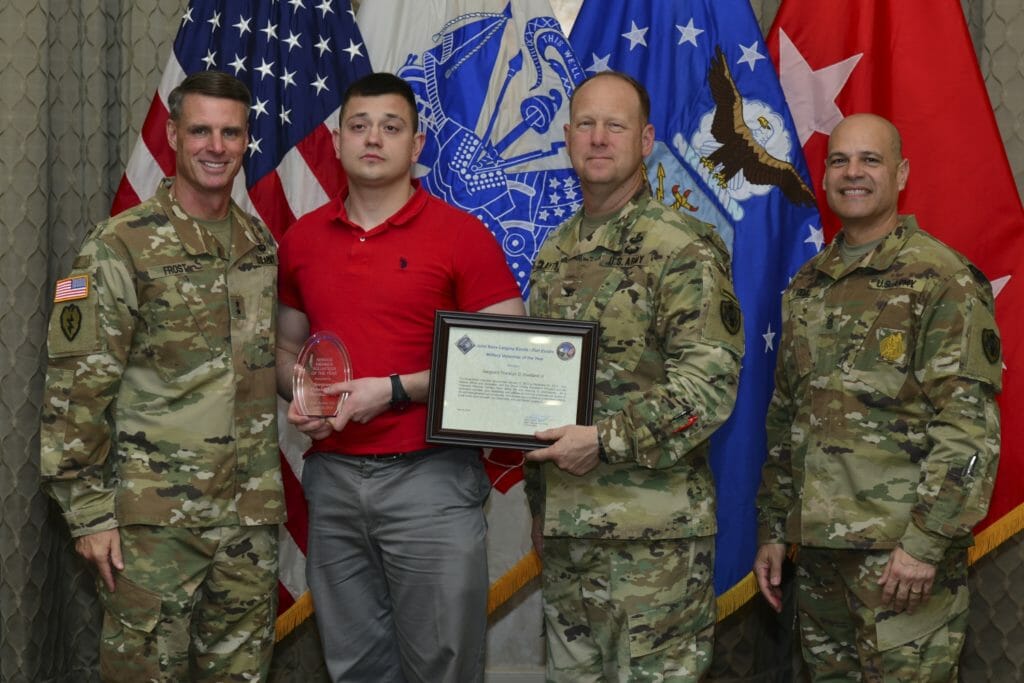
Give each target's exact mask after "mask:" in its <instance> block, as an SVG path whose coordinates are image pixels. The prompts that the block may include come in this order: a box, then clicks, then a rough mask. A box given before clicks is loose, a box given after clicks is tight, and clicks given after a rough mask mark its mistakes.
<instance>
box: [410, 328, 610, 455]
mask: <svg viewBox="0 0 1024 683" xmlns="http://www.w3.org/2000/svg"><path fill="white" fill-rule="evenodd" d="M474 333H483V334H485V335H491V336H494V334H499V335H501V336H502V338H503V339H506V338H507V339H509V340H511V342H512V343H518V344H521V345H522V348H524V349H535V350H536V354H535V357H536V359H537V360H538V361H540V360H541V359H542V358H543V362H545V363H548V364H549V367H552V368H554V367H557V365H554V364H557V363H558V362H559V361H558V360H555V357H552V355H551V354H552V353H555V354H556V357H557V358H558V359H561V360H571V358H572V355H570V354H565V353H563V350H564V349H569V350H572V351H573V353H574V354H577V355H578V356H579V358H578V366H577V364H576V363H569V364H568V365H571V366H572V367H574V368H575V367H578V372H575V371H573V372H571V373H566V375H567V376H566V377H562V378H561V381H559V380H558V379H557V378H556V380H555V382H554V383H553V384H552V383H548V384H545V385H544V388H545V389H546V390H553V391H556V392H559V391H561V392H563V393H564V396H565V397H566V398H567V399H572V400H574V401H575V412H574V414H572V415H569V414H568V413H569V412H572V406H567V407H566V408H564V410H565V411H567V412H565V414H564V415H562V417H563V418H564V419H561V420H559V421H558V422H557V424H543V425H540V426H538V427H537V429H543V428H549V427H560V426H562V425H564V424H570V423H571V424H578V425H589V424H590V423H591V420H592V418H593V410H594V379H595V372H596V369H597V342H598V333H599V327H598V324H597V323H596V322H593V321H584V320H557V319H552V318H535V317H529V316H518V315H498V314H493V313H467V312H464V311H437V312H436V313H435V315H434V350H433V359H432V360H433V362H432V363H431V366H430V368H431V370H430V384H429V388H428V392H427V434H426V441H427V442H428V443H435V444H450V445H458V446H476V447H481V448H487V447H497V448H519V449H523V450H534V449H536V448H543V447H545V446H548V445H550V443H549V442H544V441H540V440H538V439H536V438H535V437H534V436H533V432H534V431H536V429H528V428H526V427H524V426H523V425H514V424H507V423H503V422H502V421H501V419H500V418H494V419H491V418H485V420H484V421H485V422H487V423H488V424H487V428H484V429H478V428H473V429H469V428H464V427H460V426H455V425H453V424H451V423H452V422H453V420H450V419H447V416H446V410H448V411H449V412H455V411H456V410H462V409H465V410H467V411H468V410H469V407H468V406H469V404H472V403H473V401H472V399H471V398H470V399H464V400H465V403H466V404H467V405H466V406H463V407H462V408H453V407H452V406H448V407H447V408H446V404H445V396H446V392H449V390H450V389H451V388H452V384H453V382H460V381H461V380H460V379H455V380H453V379H452V378H453V377H461V376H462V375H461V374H460V370H462V369H463V366H464V365H465V364H466V363H467V362H468V361H467V358H468V357H469V356H471V355H472V354H473V352H474V351H475V350H476V349H475V348H474V347H473V345H472V341H471V340H472V337H473V334H474ZM543 338H548V339H556V340H558V342H559V343H558V345H557V347H556V348H557V350H556V351H554V352H553V351H552V350H551V349H550V348H547V347H548V346H549V345H548V344H545V345H544V347H543V348H542V346H541V345H540V344H539V343H538V342H537V341H536V340H540V339H543ZM453 339H454V341H453ZM467 339H468V340H470V341H469V342H468V343H466V341H465V340H467ZM563 339H564V340H566V341H567V342H568V344H566V343H565V342H564V341H562V340H563ZM467 346H468V347H469V350H467V349H466V347H467ZM528 353H529V351H528ZM489 355H490V356H495V355H496V354H489ZM497 355H501V354H497ZM566 355H568V358H565V356H566ZM533 357H534V356H531V358H533ZM477 359H478V360H479V355H478V356H477ZM486 362H487V363H491V362H493V363H494V364H493V366H491V365H489V366H488V367H494V368H496V370H495V371H494V372H496V373H502V372H504V371H505V369H506V364H505V362H504V361H503V360H502V359H500V358H489V359H487V361H486ZM509 364H511V361H509ZM555 374H556V375H557V374H559V373H555ZM570 375H571V376H570ZM548 376H549V375H545V377H546V378H547V377H548ZM509 386H511V385H509ZM517 386H518V385H517ZM459 390H460V391H461V385H460V389H459ZM460 400H461V399H460ZM503 400H505V401H509V402H510V404H511V405H513V406H515V405H518V404H519V402H518V401H516V400H515V399H514V398H513V399H508V398H506V399H503ZM523 403H524V404H535V403H534V402H532V401H524V402H523ZM483 412H487V411H483ZM510 412H511V413H512V414H513V415H515V414H518V412H517V411H516V410H512V411H510ZM542 419H543V418H542Z"/></svg>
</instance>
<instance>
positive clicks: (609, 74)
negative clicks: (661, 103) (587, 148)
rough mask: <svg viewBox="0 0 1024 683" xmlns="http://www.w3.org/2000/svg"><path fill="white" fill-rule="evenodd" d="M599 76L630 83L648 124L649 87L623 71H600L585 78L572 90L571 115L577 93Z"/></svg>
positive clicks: (649, 108)
mask: <svg viewBox="0 0 1024 683" xmlns="http://www.w3.org/2000/svg"><path fill="white" fill-rule="evenodd" d="M598 78H617V79H619V80H620V81H622V82H624V83H628V84H629V85H630V86H631V87H632V88H633V90H635V91H636V96H637V98H638V99H639V100H640V115H641V116H642V117H643V123H644V124H645V125H646V124H647V123H648V122H649V121H650V120H651V96H650V95H648V94H647V88H645V87H644V85H643V83H641V82H640V81H638V80H636V79H635V78H633V77H632V76H630V75H629V74H624V73H622V72H621V71H599V72H597V73H596V74H594V75H593V76H588V77H587V78H585V79H583V82H582V83H580V84H579V85H577V86H576V89H575V90H573V91H572V96H571V97H570V98H569V113H570V115H571V114H572V104H573V102H574V101H575V100H576V93H578V92H579V91H580V88H582V87H583V86H584V85H586V84H587V83H589V82H590V81H593V80H597V79H598Z"/></svg>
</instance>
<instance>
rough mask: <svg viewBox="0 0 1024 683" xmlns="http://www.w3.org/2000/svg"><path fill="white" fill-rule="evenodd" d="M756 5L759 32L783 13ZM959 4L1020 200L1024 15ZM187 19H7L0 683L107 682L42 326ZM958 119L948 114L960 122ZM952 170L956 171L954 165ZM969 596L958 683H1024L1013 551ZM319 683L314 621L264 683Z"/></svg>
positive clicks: (40, 10) (992, 563)
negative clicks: (58, 485) (60, 482)
mask: <svg viewBox="0 0 1024 683" xmlns="http://www.w3.org/2000/svg"><path fill="white" fill-rule="evenodd" d="M264 1H267V0H264ZM364 1H365V2H372V1H373V0H364ZM608 1H612V0H608ZM941 1H943V2H945V1H949V0H941ZM553 4H554V5H555V6H556V10H557V11H558V12H559V16H560V18H568V19H569V20H571V17H572V16H573V15H574V14H575V9H576V8H578V5H579V0H555V1H554V2H553ZM752 4H753V6H754V10H755V12H756V13H757V14H758V17H759V20H760V22H761V26H762V29H767V27H768V26H769V25H770V23H771V20H772V19H773V17H774V15H775V12H776V11H777V9H778V5H779V0H753V2H752ZM961 4H962V6H963V8H964V12H965V15H966V16H967V20H968V23H969V26H970V28H971V33H972V37H973V40H974V45H975V49H976V51H977V54H978V58H979V61H980V63H981V68H982V72H983V73H984V75H985V78H986V84H987V86H988V92H989V95H990V98H991V100H992V105H993V108H994V110H995V114H996V119H997V121H998V123H999V126H1000V130H1001V132H1002V135H1003V141H1004V143H1005V145H1006V149H1007V153H1008V155H1009V157H1010V163H1011V164H1012V166H1013V169H1014V174H1015V178H1016V180H1017V189H1018V192H1024V31H1021V30H1020V27H1021V26H1022V25H1024V6H1022V5H1021V3H1020V2H1018V1H1017V0H963V1H962V2H961ZM185 5H186V2H185V0H175V1H165V2H159V1H158V0H130V1H129V0H3V2H2V3H0V373H2V374H0V378H2V381H0V444H2V450H0V454H2V457H0V683H6V682H8V681H9V682H22V681H39V682H48V681H69V682H70V681H74V682H75V683H79V682H81V681H94V680H98V677H97V675H96V673H95V659H96V641H97V637H98V620H97V616H98V608H97V605H96V600H95V593H94V591H93V590H92V583H91V577H90V575H89V574H88V573H87V572H86V571H85V569H84V566H83V565H82V563H81V562H79V561H78V560H77V559H76V558H75V557H74V556H73V554H72V553H71V546H70V542H69V539H68V536H67V532H66V530H65V528H64V525H63V522H62V520H61V519H60V517H59V515H58V514H56V512H55V510H54V509H53V508H52V507H51V505H50V504H49V502H48V500H47V499H45V498H44V497H43V496H42V495H41V494H40V493H39V492H38V483H39V475H38V465H37V459H38V447H39V443H38V429H37V425H38V416H39V407H40V406H39V403H40V398H41V395H42V382H43V372H44V366H45V340H46V323H47V318H48V316H49V312H50V305H51V304H50V302H51V299H52V296H51V293H52V288H53V283H54V281H55V280H56V279H57V278H58V277H61V276H63V275H64V274H65V273H66V272H67V270H68V268H69V266H70V261H71V258H72V256H73V255H74V253H75V252H76V251H77V248H78V245H79V243H80V242H81V240H82V238H83V236H84V235H85V232H86V231H87V230H88V229H89V228H90V227H91V226H92V225H94V224H95V223H96V222H98V221H100V220H102V219H103V218H104V217H106V215H107V213H108V211H109V207H110V202H111V199H112V197H113V195H114V191H115V190H116V187H117V183H118V181H119V179H120V177H121V173H122V172H123V170H124V165H125V163H126V161H127V157H128V154H129V152H130V146H131V145H132V144H134V141H135V140H136V138H137V136H138V131H139V127H140V126H141V124H142V121H143V119H144V117H145V114H146V109H147V108H148V106H149V103H150V101H151V100H152V97H153V93H154V91H155V89H156V87H157V84H158V83H159V80H160V75H161V69H162V68H163V65H164V63H165V61H166V59H167V55H168V50H169V49H170V43H171V41H172V40H173V38H174V35H175V33H176V31H177V27H178V22H179V20H180V17H181V15H182V13H183V11H184V7H185ZM936 49H942V46H936ZM955 102H956V100H955V97H951V98H950V106H955ZM936 144H942V141H941V140H937V141H936ZM950 159H951V163H955V159H956V150H950ZM966 199H967V200H968V201H974V200H977V198H973V197H972V198H966ZM979 228H980V229H983V226H979ZM971 582H972V591H973V604H972V611H971V632H970V634H969V641H968V645H967V647H966V650H965V653H964V658H963V665H962V672H963V673H962V678H963V679H964V680H994V681H1002V680H1024V641H1021V639H1020V637H1019V629H1020V625H1019V621H1018V616H1017V615H1019V614H1021V613H1024V591H1019V590H1016V589H1017V587H1019V586H1021V585H1024V543H1022V540H1021V537H1020V536H1018V537H1017V538H1015V539H1012V540H1011V541H1009V542H1008V543H1006V544H1004V545H1003V546H1002V547H1001V548H999V549H997V550H996V551H995V552H993V553H991V554H990V555H988V556H987V557H985V558H983V559H982V560H981V561H980V562H979V563H978V564H977V565H975V567H974V568H973V569H972V572H971ZM527 591H536V586H535V585H533V586H531V587H528V589H527ZM528 596H529V593H528V592H527V593H523V594H521V595H519V596H517V597H516V598H515V600H514V602H513V605H511V606H509V607H507V608H504V609H503V610H502V611H501V612H500V613H499V614H498V615H497V618H498V619H499V620H501V619H504V618H511V614H512V613H513V611H514V610H513V609H512V608H513V607H514V606H515V605H516V604H522V603H523V601H524V600H526V598H527V597H528ZM532 604H535V601H534V602H533V603H532ZM785 625H786V622H785V621H784V620H783V621H778V620H776V618H775V617H774V616H772V615H770V614H767V613H766V611H765V610H764V609H762V606H761V605H760V603H759V601H757V600H755V601H753V602H752V603H750V604H749V605H747V607H745V608H744V609H742V610H741V611H740V612H739V613H737V614H736V615H735V616H734V617H732V618H730V619H729V620H728V621H727V622H725V623H723V624H722V625H721V627H720V629H719V634H718V645H717V651H716V658H715V662H714V665H713V678H714V680H733V681H741V680H742V681H766V680H780V681H783V680H790V678H791V676H792V675H793V674H794V671H793V669H792V668H790V666H791V663H792V662H793V660H792V658H791V656H790V652H791V650H790V648H789V646H790V643H789V642H788V641H787V640H786V639H785V636H784V634H785V632H786V628H784V627H785ZM1014 631H1016V632H1017V635H1016V636H1014V635H1011V634H1012V633H1013V632H1014ZM780 634H783V635H780ZM491 659H492V660H494V661H499V662H501V663H502V664H503V666H506V667H509V668H511V667H512V666H513V665H514V664H516V663H517V661H521V660H517V652H514V651H502V648H501V645H500V643H498V644H493V643H492V653H491ZM533 663H534V662H532V661H522V664H525V665H532V664H533ZM794 666H795V667H796V668H797V669H798V668H799V665H798V664H796V665H794ZM322 677H323V673H322V668H321V666H320V651H319V644H318V642H317V637H316V632H315V627H314V626H313V623H312V621H311V620H310V621H308V622H306V624H304V625H303V626H302V627H301V628H300V629H298V630H297V631H296V632H295V633H293V634H292V635H291V636H289V637H288V638H287V639H286V640H285V641H283V642H282V643H281V644H280V645H279V648H278V650H277V653H276V655H275V664H274V673H273V677H272V678H273V680H275V681H296V682H298V681H302V682H303V683H306V682H308V681H317V680H322Z"/></svg>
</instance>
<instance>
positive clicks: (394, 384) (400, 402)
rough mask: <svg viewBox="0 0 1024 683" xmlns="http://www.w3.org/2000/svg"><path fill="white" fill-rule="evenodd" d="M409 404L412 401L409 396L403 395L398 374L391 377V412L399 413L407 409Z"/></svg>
mask: <svg viewBox="0 0 1024 683" xmlns="http://www.w3.org/2000/svg"><path fill="white" fill-rule="evenodd" d="M410 403H412V399H411V398H409V394H407V393H405V387H403V386H402V379H401V378H400V377H399V376H398V373H395V374H394V375H391V410H394V411H397V412H399V413H400V412H402V411H403V410H405V409H406V408H408V407H409V404H410Z"/></svg>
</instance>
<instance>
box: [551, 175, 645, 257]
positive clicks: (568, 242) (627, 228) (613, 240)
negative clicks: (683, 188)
mask: <svg viewBox="0 0 1024 683" xmlns="http://www.w3.org/2000/svg"><path fill="white" fill-rule="evenodd" d="M653 199H654V198H653V197H652V196H651V188H650V187H649V186H648V185H647V183H643V184H642V185H641V187H640V189H639V190H637V192H636V194H634V195H633V197H632V198H631V199H630V200H629V201H628V202H626V203H625V204H624V205H623V206H622V208H621V209H619V210H618V211H616V212H615V213H613V214H611V215H609V216H608V217H607V218H606V219H605V221H604V223H603V224H601V225H600V226H598V228H597V230H595V231H594V234H592V235H591V236H590V237H588V238H587V239H580V228H581V226H582V223H583V209H580V210H579V211H577V212H576V213H575V214H574V215H573V217H572V218H570V219H569V223H568V225H567V229H566V230H564V231H562V237H561V239H560V240H559V242H558V244H557V245H556V246H557V247H558V250H559V251H561V252H562V253H563V254H566V255H573V254H585V253H587V252H591V251H594V250H595V249H607V250H608V251H615V252H618V251H622V249H623V248H624V247H625V246H626V240H627V238H628V236H629V233H630V232H631V230H632V228H633V225H634V224H635V223H636V221H637V219H638V218H639V217H640V214H641V213H642V212H643V211H644V210H645V209H646V208H647V207H648V205H649V204H650V202H651V201H653Z"/></svg>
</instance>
